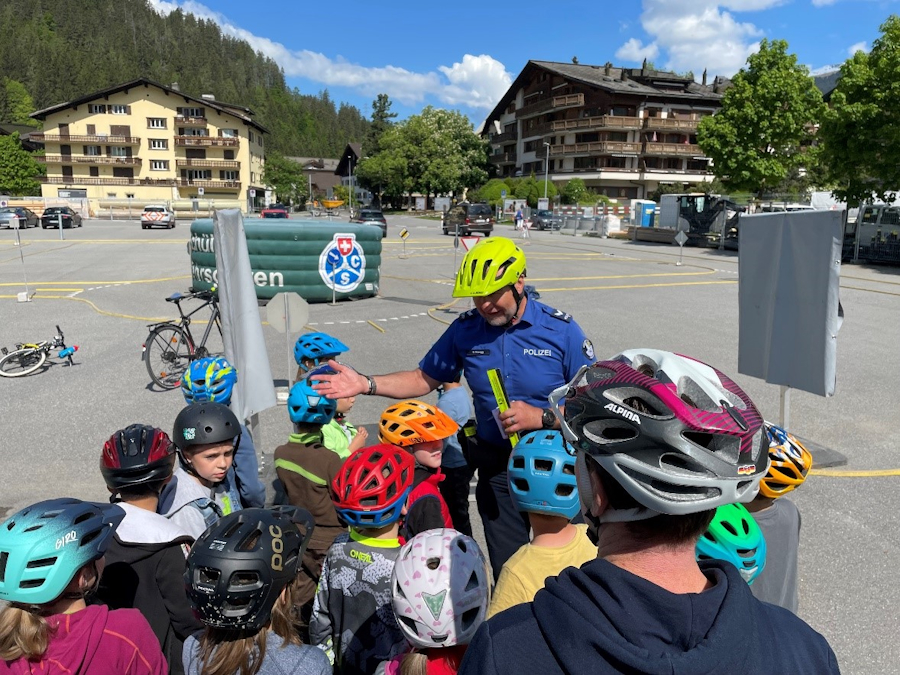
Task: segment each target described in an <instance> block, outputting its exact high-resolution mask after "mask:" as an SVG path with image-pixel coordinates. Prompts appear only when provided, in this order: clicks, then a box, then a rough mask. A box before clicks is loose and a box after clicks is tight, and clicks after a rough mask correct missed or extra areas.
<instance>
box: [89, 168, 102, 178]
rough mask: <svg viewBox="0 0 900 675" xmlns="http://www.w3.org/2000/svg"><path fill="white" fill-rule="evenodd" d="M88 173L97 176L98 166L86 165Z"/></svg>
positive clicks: (98, 173)
mask: <svg viewBox="0 0 900 675" xmlns="http://www.w3.org/2000/svg"><path fill="white" fill-rule="evenodd" d="M88 175H90V176H99V175H100V167H99V166H89V167H88Z"/></svg>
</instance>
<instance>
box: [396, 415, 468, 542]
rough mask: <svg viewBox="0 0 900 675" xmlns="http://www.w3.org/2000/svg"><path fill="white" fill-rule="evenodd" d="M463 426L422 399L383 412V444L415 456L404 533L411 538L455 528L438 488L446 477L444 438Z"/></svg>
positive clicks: (454, 433) (402, 533) (402, 529)
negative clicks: (437, 530)
mask: <svg viewBox="0 0 900 675" xmlns="http://www.w3.org/2000/svg"><path fill="white" fill-rule="evenodd" d="M457 431H459V425H458V424H457V423H456V422H454V421H453V420H452V419H450V416H449V415H447V413H445V412H444V411H443V410H440V409H439V408H436V407H434V406H432V405H429V404H427V403H423V402H422V401H415V400H408V401H398V402H397V403H393V404H391V405H390V406H388V407H387V408H386V409H385V411H384V412H383V413H381V421H380V422H379V437H380V438H381V441H382V443H391V444H392V445H396V446H397V447H399V448H403V449H404V450H405V451H407V452H408V453H409V454H410V455H412V457H413V458H414V459H415V463H416V471H415V474H414V477H413V488H412V491H411V492H410V494H409V500H408V502H407V505H406V515H405V517H404V519H403V525H402V527H401V529H400V533H401V535H402V537H403V540H404V541H409V540H410V539H412V538H413V537H414V536H416V535H417V534H418V533H419V532H425V531H426V530H433V529H437V528H442V527H448V528H450V527H453V520H452V518H451V517H450V509H449V508H447V502H445V501H444V497H443V495H442V494H441V492H440V490H439V489H438V483H440V482H441V481H442V480H444V475H443V474H442V473H441V459H442V457H443V452H444V440H445V439H446V438H449V437H450V436H455V435H456V432H457Z"/></svg>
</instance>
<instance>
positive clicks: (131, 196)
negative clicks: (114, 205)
mask: <svg viewBox="0 0 900 675" xmlns="http://www.w3.org/2000/svg"><path fill="white" fill-rule="evenodd" d="M125 199H134V193H133V192H126V193H125Z"/></svg>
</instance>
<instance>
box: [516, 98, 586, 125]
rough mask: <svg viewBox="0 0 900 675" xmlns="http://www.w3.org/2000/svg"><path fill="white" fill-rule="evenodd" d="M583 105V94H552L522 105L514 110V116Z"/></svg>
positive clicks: (520, 116)
mask: <svg viewBox="0 0 900 675" xmlns="http://www.w3.org/2000/svg"><path fill="white" fill-rule="evenodd" d="M583 105H584V94H564V95H562V96H554V97H553V98H545V99H541V100H540V101H536V102H535V103H531V104H529V105H524V106H522V107H521V108H519V109H518V110H516V117H518V118H519V119H521V118H523V117H534V116H535V115H540V114H541V113H544V112H547V111H548V110H562V109H564V108H575V107H578V106H583Z"/></svg>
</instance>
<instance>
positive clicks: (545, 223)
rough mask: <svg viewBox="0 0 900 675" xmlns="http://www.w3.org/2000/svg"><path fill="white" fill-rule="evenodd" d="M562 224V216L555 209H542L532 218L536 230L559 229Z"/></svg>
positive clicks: (532, 225) (532, 224)
mask: <svg viewBox="0 0 900 675" xmlns="http://www.w3.org/2000/svg"><path fill="white" fill-rule="evenodd" d="M561 226H562V216H558V215H556V214H555V213H553V211H547V210H546V209H540V210H538V211H535V212H534V216H533V217H532V218H531V227H533V228H534V229H536V230H558V229H559V228H560V227H561Z"/></svg>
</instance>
